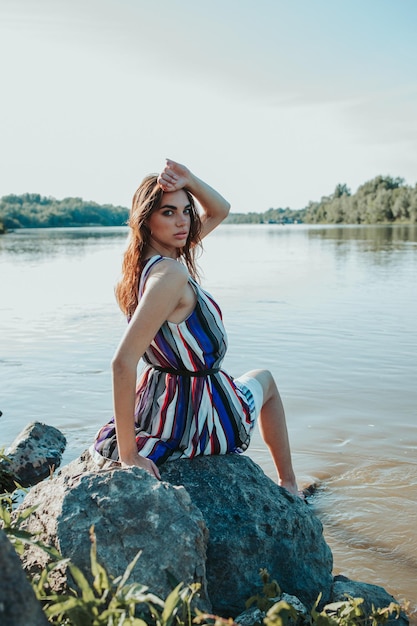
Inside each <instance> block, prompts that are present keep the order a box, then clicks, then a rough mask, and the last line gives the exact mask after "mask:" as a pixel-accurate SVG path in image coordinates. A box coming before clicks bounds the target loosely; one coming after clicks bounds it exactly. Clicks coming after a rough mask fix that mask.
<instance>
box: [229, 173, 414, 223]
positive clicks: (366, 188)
mask: <svg viewBox="0 0 417 626" xmlns="http://www.w3.org/2000/svg"><path fill="white" fill-rule="evenodd" d="M297 222H303V223H306V224H378V223H394V222H403V223H414V224H415V223H417V185H415V186H414V187H411V186H409V185H406V184H405V182H404V179H403V178H393V177H391V176H376V178H373V179H372V180H369V181H367V182H366V183H364V184H363V185H361V186H360V187H359V188H358V190H357V191H356V193H354V194H352V193H351V190H350V189H349V188H348V186H347V185H346V184H338V185H336V188H335V190H334V192H333V193H332V194H331V195H330V196H323V197H322V198H321V200H320V201H319V202H310V203H309V204H308V206H307V207H305V208H304V209H299V210H291V209H289V208H286V209H282V208H279V209H273V208H271V209H268V211H265V212H264V213H234V214H233V213H232V214H231V215H230V216H229V217H228V223H230V224H239V223H252V224H262V223H263V224H268V223H269V224H287V223H297Z"/></svg>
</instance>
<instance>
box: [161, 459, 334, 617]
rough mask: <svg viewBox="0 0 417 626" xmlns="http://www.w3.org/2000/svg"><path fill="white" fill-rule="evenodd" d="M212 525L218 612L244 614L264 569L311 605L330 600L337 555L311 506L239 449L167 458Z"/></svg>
mask: <svg viewBox="0 0 417 626" xmlns="http://www.w3.org/2000/svg"><path fill="white" fill-rule="evenodd" d="M161 476H162V479H163V480H166V481H168V482H169V483H171V484H174V485H183V486H184V487H185V488H186V490H187V492H188V493H189V494H190V497H191V500H192V501H193V503H194V504H195V505H196V506H197V507H198V508H199V509H200V510H201V512H202V514H203V518H204V521H205V523H206V524H207V527H208V529H209V543H208V549H207V585H208V593H209V597H210V600H211V602H212V604H213V609H214V611H215V612H216V614H220V615H227V616H230V615H237V614H238V613H239V612H240V611H242V610H243V609H244V608H245V601H246V600H247V599H248V598H249V597H250V596H252V595H253V594H254V592H255V591H256V590H257V589H259V588H260V586H261V581H260V577H259V570H260V568H265V569H266V570H268V572H269V574H270V577H271V579H275V580H276V581H277V582H278V584H279V585H280V587H281V589H282V590H283V591H285V592H286V593H289V594H291V595H294V596H297V597H298V598H299V599H300V600H301V601H302V602H303V603H304V604H305V605H306V606H307V607H311V606H312V605H313V604H314V602H315V601H316V600H317V597H318V595H319V593H322V594H323V601H324V602H325V601H327V600H328V599H329V598H330V593H331V585H332V567H333V558H332V554H331V551H330V548H329V547H328V545H327V544H326V542H325V540H324V538H323V527H322V524H321V522H320V520H319V519H318V518H317V517H316V515H315V514H314V513H313V512H312V510H311V508H310V507H309V506H308V505H307V504H306V502H304V501H303V500H301V499H300V498H299V497H297V496H292V495H291V494H289V493H288V492H287V491H286V490H285V489H283V488H282V487H279V486H278V485H277V484H276V483H274V482H273V481H272V480H271V479H270V478H268V477H267V476H266V475H265V473H264V472H263V471H262V469H261V468H260V467H259V466H258V465H256V464H255V463H254V462H253V461H252V460H251V459H250V458H249V457H247V456H241V455H237V454H230V455H226V456H214V457H198V458H196V459H193V460H192V461H190V460H182V461H180V462H172V463H166V464H165V465H164V466H163V467H162V468H161Z"/></svg>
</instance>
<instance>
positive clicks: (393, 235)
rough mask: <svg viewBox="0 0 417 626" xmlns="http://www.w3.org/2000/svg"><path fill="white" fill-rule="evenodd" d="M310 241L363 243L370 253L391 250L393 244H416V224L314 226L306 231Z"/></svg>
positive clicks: (399, 245)
mask: <svg viewBox="0 0 417 626" xmlns="http://www.w3.org/2000/svg"><path fill="white" fill-rule="evenodd" d="M307 232H308V236H309V237H310V238H312V239H314V238H320V239H323V240H328V241H335V242H340V243H345V242H365V243H367V244H368V245H367V246H366V247H364V249H366V250H369V251H371V252H375V251H379V250H389V249H392V247H393V245H394V244H397V248H400V247H401V248H402V247H403V246H402V245H403V244H404V243H406V244H409V243H410V242H411V243H416V242H417V224H398V225H382V224H381V225H373V226H323V227H321V226H316V227H313V228H309V229H308V231H307Z"/></svg>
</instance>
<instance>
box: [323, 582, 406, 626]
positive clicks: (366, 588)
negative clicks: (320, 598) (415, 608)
mask: <svg viewBox="0 0 417 626" xmlns="http://www.w3.org/2000/svg"><path fill="white" fill-rule="evenodd" d="M349 596H350V597H351V598H363V605H362V606H363V609H364V612H365V613H366V614H367V615H369V613H370V612H371V611H372V606H374V607H375V608H385V607H388V606H389V605H390V604H391V602H394V603H396V604H399V602H397V600H395V598H394V597H393V596H392V595H391V594H389V593H388V592H387V591H385V589H384V588H383V587H380V586H379V585H371V584H369V583H363V582H359V581H354V580H350V579H349V578H346V576H335V578H334V584H333V589H332V598H331V601H332V602H342V601H343V600H346V598H347V597H349ZM408 623H409V620H408V618H407V616H406V615H405V614H404V613H401V615H400V617H399V618H395V616H392V617H390V618H389V619H388V620H387V621H386V622H385V624H388V625H389V626H394V625H397V626H406V625H407V624H408Z"/></svg>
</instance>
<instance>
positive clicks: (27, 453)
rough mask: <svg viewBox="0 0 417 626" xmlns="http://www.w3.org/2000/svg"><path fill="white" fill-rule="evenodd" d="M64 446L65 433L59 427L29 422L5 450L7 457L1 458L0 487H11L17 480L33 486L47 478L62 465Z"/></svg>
mask: <svg viewBox="0 0 417 626" xmlns="http://www.w3.org/2000/svg"><path fill="white" fill-rule="evenodd" d="M65 446H66V439H65V436H64V435H63V434H62V433H61V431H59V430H58V429H57V428H54V427H53V426H48V425H46V424H42V423H41V422H32V423H31V424H28V426H26V428H24V430H22V432H21V433H20V434H19V435H18V436H17V437H16V439H15V440H14V441H13V443H12V445H11V446H10V447H9V448H8V449H7V450H6V451H5V454H6V456H7V460H3V461H0V481H1V482H0V488H2V489H3V490H8V491H10V490H12V489H13V488H14V482H17V483H19V484H20V485H21V486H22V487H31V486H32V485H36V484H37V483H39V482H40V481H41V480H43V479H44V478H47V477H48V476H49V475H50V474H51V473H52V472H53V471H54V470H55V469H56V468H57V467H59V465H60V463H61V458H62V453H63V452H64V450H65ZM7 476H8V480H7ZM2 477H3V478H2Z"/></svg>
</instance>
